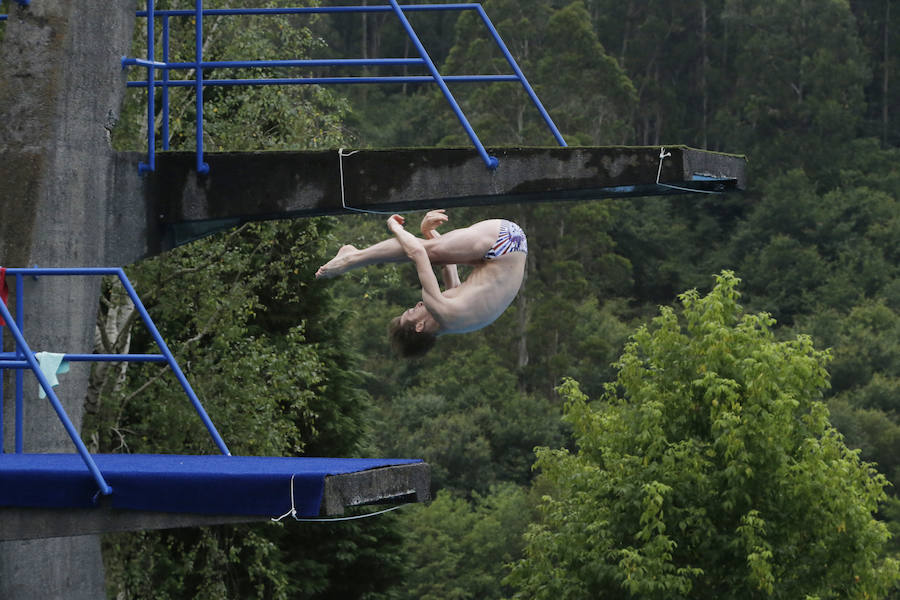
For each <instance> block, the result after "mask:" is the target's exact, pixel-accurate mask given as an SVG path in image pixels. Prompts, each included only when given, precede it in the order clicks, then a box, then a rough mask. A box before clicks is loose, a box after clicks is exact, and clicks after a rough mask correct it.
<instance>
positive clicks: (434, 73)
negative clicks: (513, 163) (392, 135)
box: [391, 0, 498, 169]
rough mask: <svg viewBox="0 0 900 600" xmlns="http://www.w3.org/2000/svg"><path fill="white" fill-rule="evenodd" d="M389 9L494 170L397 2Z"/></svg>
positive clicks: (394, 0)
mask: <svg viewBox="0 0 900 600" xmlns="http://www.w3.org/2000/svg"><path fill="white" fill-rule="evenodd" d="M391 7H392V8H393V9H394V14H396V15H397V18H398V19H400V24H401V25H403V29H405V30H406V35H407V36H409V39H410V40H411V41H412V43H413V44H414V45H415V47H416V50H418V52H419V56H421V57H422V60H424V61H425V65H426V66H427V67H428V71H429V72H430V73H431V76H432V77H433V78H434V81H435V83H437V84H438V87H440V88H441V92H443V94H444V97H445V98H446V99H447V102H449V103H450V107H451V108H452V109H453V112H454V113H456V118H457V119H459V122H460V123H462V126H463V128H464V129H465V130H466V134H467V135H468V136H469V139H470V140H471V141H472V143H473V144H474V145H475V149H476V150H477V151H478V154H479V155H480V156H481V159H482V160H483V161H484V162H485V164H486V165H487V167H488V169H496V168H497V165H498V161H497V159H496V158H495V157H493V156H489V155H488V153H487V150H485V149H484V145H483V144H482V143H481V140H479V139H478V135H476V134H475V130H474V129H472V126H471V125H470V124H469V120H468V119H467V118H466V116H465V115H464V114H463V112H462V109H461V108H460V107H459V103H457V102H456V98H454V97H453V94H452V93H450V88H449V87H447V84H446V82H444V79H443V77H441V74H440V73H438V70H437V67H436V66H435V65H434V61H432V60H431V57H430V56H429V55H428V52H427V51H426V50H425V46H424V45H422V41H421V40H419V36H418V35H416V32H415V31H413V28H412V25H410V23H409V19H407V18H406V15H405V14H404V13H403V9H402V8H400V5H399V4H397V0H391Z"/></svg>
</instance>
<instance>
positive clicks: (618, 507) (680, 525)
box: [510, 272, 900, 598]
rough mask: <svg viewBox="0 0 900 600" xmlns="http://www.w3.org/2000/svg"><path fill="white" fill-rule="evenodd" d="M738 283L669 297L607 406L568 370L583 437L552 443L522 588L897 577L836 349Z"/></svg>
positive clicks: (706, 590)
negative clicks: (846, 403) (845, 410)
mask: <svg viewBox="0 0 900 600" xmlns="http://www.w3.org/2000/svg"><path fill="white" fill-rule="evenodd" d="M737 284H738V279H737V278H736V277H734V275H733V274H732V273H729V272H724V273H722V274H721V275H720V276H719V277H718V278H717V283H716V286H715V287H714V288H713V290H712V291H711V292H710V293H709V294H708V295H706V296H700V294H699V293H697V292H696V291H690V292H687V293H685V294H682V295H681V297H680V300H681V303H682V306H683V311H682V312H681V314H678V313H676V311H675V310H673V309H671V308H668V307H664V308H662V310H661V313H660V315H659V316H658V317H656V318H654V319H653V321H652V322H651V323H650V325H648V326H644V327H641V328H640V329H639V330H638V331H637V333H635V334H634V336H632V338H631V339H630V341H629V342H628V344H627V345H626V348H625V351H624V353H623V354H622V357H621V358H620V359H619V361H618V362H617V363H616V368H617V372H618V374H617V377H616V379H615V381H613V382H611V383H609V384H607V385H606V386H605V390H604V393H603V395H602V396H601V397H600V399H599V400H598V401H597V402H596V403H594V404H593V405H592V404H590V403H589V402H588V399H587V397H586V396H585V395H584V394H583V393H581V392H580V390H579V388H578V385H577V383H575V382H574V381H571V380H568V381H567V382H565V383H563V385H562V387H561V394H562V395H563V397H564V398H565V400H566V406H565V414H566V417H565V418H566V419H567V420H568V421H569V422H570V423H571V424H572V427H573V430H574V434H575V442H576V444H577V448H578V449H577V452H576V453H570V452H568V451H566V450H550V449H546V448H545V449H541V450H539V451H538V461H537V463H536V466H537V467H539V468H540V470H541V477H542V478H545V479H546V480H547V482H546V485H547V486H549V490H550V491H549V492H548V493H546V494H545V495H544V496H543V498H542V502H541V511H542V519H541V520H540V521H539V522H538V523H537V524H535V525H532V526H531V528H530V529H529V532H528V534H527V536H526V538H527V540H528V545H527V547H526V550H525V558H523V559H522V560H521V561H520V562H518V563H517V564H516V565H515V568H514V570H513V572H512V575H511V576H510V580H511V582H513V583H514V584H516V585H517V586H518V588H519V596H518V597H521V598H597V597H607V596H609V597H622V596H623V595H628V596H633V597H640V598H721V597H723V596H727V597H729V598H757V597H763V596H769V597H776V598H804V597H806V598H870V597H881V596H883V595H884V594H885V593H886V592H887V591H889V589H890V587H891V586H892V585H893V584H894V583H895V582H896V581H897V580H898V578H900V570H898V563H897V562H896V561H895V560H893V559H885V558H883V557H882V556H881V555H880V554H881V551H882V549H883V546H884V544H885V542H886V540H887V538H888V533H887V528H886V527H885V525H884V524H883V523H881V522H879V521H878V520H876V519H875V517H874V514H875V512H876V511H877V510H878V507H879V503H880V502H882V501H883V500H884V499H885V493H884V487H885V486H886V485H887V482H886V480H885V478H884V476H882V475H880V474H878V473H877V471H876V469H875V467H874V466H873V465H871V464H868V463H865V462H863V461H861V460H860V459H859V456H858V452H854V451H852V450H850V449H849V448H847V447H846V446H845V445H844V443H843V440H842V436H841V435H840V434H839V433H838V432H837V431H836V430H835V429H834V428H833V427H832V426H831V425H830V423H829V422H828V410H827V408H826V406H825V404H824V402H822V398H823V395H822V393H823V391H824V389H825V388H826V387H827V385H828V374H827V370H826V367H827V363H828V360H829V355H828V353H826V352H822V351H818V350H816V349H815V348H814V347H813V343H812V341H811V339H810V338H809V337H806V336H798V337H797V338H795V339H792V340H785V341H778V340H776V339H775V335H774V333H773V332H772V329H771V328H772V326H773V325H774V320H772V318H771V317H769V316H768V315H766V314H764V313H761V314H756V315H751V314H744V313H743V311H742V309H741V307H740V305H739V304H738V303H737V300H738V296H739V294H738V291H737Z"/></svg>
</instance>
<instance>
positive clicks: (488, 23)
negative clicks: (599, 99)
mask: <svg viewBox="0 0 900 600" xmlns="http://www.w3.org/2000/svg"><path fill="white" fill-rule="evenodd" d="M475 6H476V10H477V11H478V14H479V16H481V20H482V21H483V22H484V25H485V27H487V29H488V31H489V32H490V34H491V37H493V38H494V42H495V43H496V44H497V47H498V48H500V51H501V52H502V53H503V56H504V58H506V62H507V63H509V66H510V67H512V70H513V72H515V74H516V76H517V77H518V78H519V81H520V82H521V83H522V87H523V88H525V92H526V93H527V94H528V97H529V98H531V101H532V102H533V103H534V105H535V107H537V109H538V112H540V113H541V117H543V118H544V122H545V123H547V127H549V128H550V132H551V133H552V134H553V137H555V138H556V142H557V143H558V144H559V145H560V146H563V147H566V146H567V144H566V140H564V139H563V136H562V134H561V133H560V132H559V129H557V128H556V124H555V123H554V122H553V119H551V118H550V114H549V113H548V112H547V110H546V109H545V108H544V105H543V104H541V101H540V100H539V99H538V97H537V94H535V93H534V89H532V87H531V84H529V83H528V80H527V79H525V74H524V73H522V69H520V68H519V65H518V63H517V62H516V59H515V58H513V55H512V53H510V51H509V48H507V47H506V44H505V43H504V42H503V39H502V38H501V37H500V33H499V32H498V31H497V29H496V27H494V24H493V23H492V22H491V19H490V18H489V17H488V16H487V13H486V12H484V8H482V6H481V4H476V5H475Z"/></svg>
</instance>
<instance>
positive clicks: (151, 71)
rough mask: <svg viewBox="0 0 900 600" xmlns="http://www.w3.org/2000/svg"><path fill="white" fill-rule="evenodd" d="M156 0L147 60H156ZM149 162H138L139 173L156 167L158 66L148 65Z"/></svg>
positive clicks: (150, 3) (151, 0) (149, 27)
mask: <svg viewBox="0 0 900 600" xmlns="http://www.w3.org/2000/svg"><path fill="white" fill-rule="evenodd" d="M155 10H156V7H155V6H154V0H147V60H148V61H150V62H151V63H152V62H153V61H155V60H156V39H155V38H156V28H155V21H156V18H155V16H154V12H155ZM147 87H148V89H147V162H146V163H138V173H146V172H148V171H153V170H154V169H156V127H155V123H154V121H155V118H156V67H153V66H148V67H147Z"/></svg>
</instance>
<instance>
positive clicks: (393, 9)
mask: <svg viewBox="0 0 900 600" xmlns="http://www.w3.org/2000/svg"><path fill="white" fill-rule="evenodd" d="M389 2H390V4H389V5H378V6H320V7H286V8H220V9H204V8H203V0H195V6H194V9H193V10H191V9H169V10H156V9H155V2H154V0H147V10H144V11H138V12H137V16H138V17H144V18H146V19H147V58H146V59H139V58H128V57H123V58H122V61H121V63H122V67H123V68H126V67H129V66H138V67H143V68H146V69H147V79H146V80H144V81H129V82H128V83H127V85H128V87H135V88H147V89H148V90H155V89H158V88H161V89H162V113H163V115H162V117H163V118H162V131H161V136H162V142H163V149H164V150H167V149H168V148H169V89H170V88H173V87H193V88H194V89H195V100H196V114H197V123H196V148H197V150H196V152H197V172H198V173H207V172H209V165H207V164H206V163H205V162H203V89H204V87H209V86H223V87H224V86H265V85H329V84H374V83H436V84H437V85H438V87H439V88H440V90H441V92H442V93H443V95H444V98H445V99H446V100H447V102H448V104H449V105H450V107H451V109H452V110H453V112H454V114H455V115H456V117H457V120H459V122H460V124H461V125H462V126H463V129H465V131H466V134H467V135H468V137H469V139H470V141H471V142H472V144H473V145H474V146H475V149H476V150H477V152H478V154H479V155H480V156H481V158H482V160H483V161H484V162H485V164H486V165H487V167H488V168H490V169H494V168H496V167H497V164H498V163H497V159H496V158H495V157H493V156H490V155H489V154H488V153H487V150H486V149H485V147H484V145H483V144H482V143H481V141H480V139H479V138H478V135H477V134H476V133H475V131H474V129H473V128H472V126H471V124H470V123H469V121H468V119H467V118H466V116H465V114H463V111H462V109H461V108H460V106H459V104H458V103H457V101H456V100H455V98H454V97H453V94H452V93H451V92H450V89H449V87H448V86H447V83H460V82H466V83H475V82H515V81H518V82H519V83H520V84H521V85H522V87H523V88H524V90H525V92H526V94H527V95H528V97H529V99H531V101H532V103H533V104H534V105H535V107H536V108H537V110H538V112H539V113H540V115H541V118H543V119H544V122H545V123H546V124H547V127H548V128H549V129H550V132H551V133H552V134H553V137H554V138H555V139H556V141H557V143H558V144H559V145H560V146H563V147H565V146H566V142H565V140H564V139H563V136H562V134H561V133H560V131H559V129H558V128H557V127H556V125H555V124H554V122H553V119H552V118H551V117H550V115H549V113H548V112H547V110H546V109H545V108H544V106H543V105H542V104H541V101H540V100H539V99H538V97H537V94H536V93H535V92H534V89H533V88H532V87H531V85H530V84H529V83H528V80H527V79H526V77H525V74H524V73H523V72H522V70H521V69H520V68H519V66H518V64H517V63H516V60H515V58H513V56H512V54H511V53H510V51H509V49H508V48H507V46H506V44H505V43H504V42H503V40H502V39H501V37H500V34H499V33H498V32H497V29H496V28H495V27H494V25H493V23H492V22H491V20H490V18H489V17H488V16H487V13H486V12H485V11H484V9H483V8H482V6H481V4H477V3H472V4H460V3H454V4H409V5H402V6H401V5H400V4H399V3H398V2H397V0H389ZM462 10H474V11H476V12H477V13H478V15H479V17H480V18H481V20H482V23H483V24H484V26H485V27H486V29H487V30H488V32H489V33H490V35H491V38H492V39H493V41H494V43H495V44H496V45H497V47H498V48H499V49H500V51H501V52H502V54H503V56H504V58H505V59H506V61H507V63H508V64H509V66H510V68H511V69H512V71H513V74H511V75H454V76H442V75H441V74H440V73H439V71H438V69H437V67H436V66H435V64H434V62H433V61H432V60H431V57H430V56H429V54H428V52H427V50H426V49H425V46H424V44H423V43H422V42H421V40H420V39H419V37H418V35H417V34H416V32H415V31H414V30H413V28H412V25H411V24H410V23H409V20H408V19H407V18H406V13H408V12H421V11H462ZM333 13H393V14H394V15H396V17H397V19H398V20H399V21H400V23H401V25H402V26H403V28H404V30H405V32H406V34H407V36H408V37H409V39H410V41H411V42H412V43H413V45H414V46H415V48H416V50H417V52H418V54H419V58H374V59H330V60H323V59H309V60H228V61H204V60H203V44H202V38H203V17H204V16H235V15H292V14H333ZM172 17H193V18H194V22H195V32H194V43H195V52H194V55H195V56H194V61H193V62H169V41H170V38H169V19H170V18H172ZM156 19H162V25H163V36H162V41H163V50H162V54H163V57H162V61H156V48H155V25H154V22H155V20H156ZM375 65H383V66H409V65H416V66H421V67H424V68H425V69H426V70H427V71H428V73H429V75H427V76H421V75H418V76H373V77H363V76H359V77H281V78H267V79H205V78H204V74H203V69H240V68H248V67H288V68H295V67H347V66H375ZM157 69H158V70H160V71H162V80H159V79H157V78H156V70H157ZM187 69H194V70H195V73H196V75H195V79H193V80H187V79H178V80H171V79H170V78H169V75H170V72H171V71H179V70H187ZM155 109H156V106H155V94H153V93H148V102H147V130H148V132H149V133H148V140H147V161H146V162H142V163H140V165H139V166H138V169H139V170H140V172H142V173H144V172H147V171H153V170H154V169H155V168H156V158H155V157H156V140H155V122H154V121H155V116H156V115H155Z"/></svg>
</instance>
